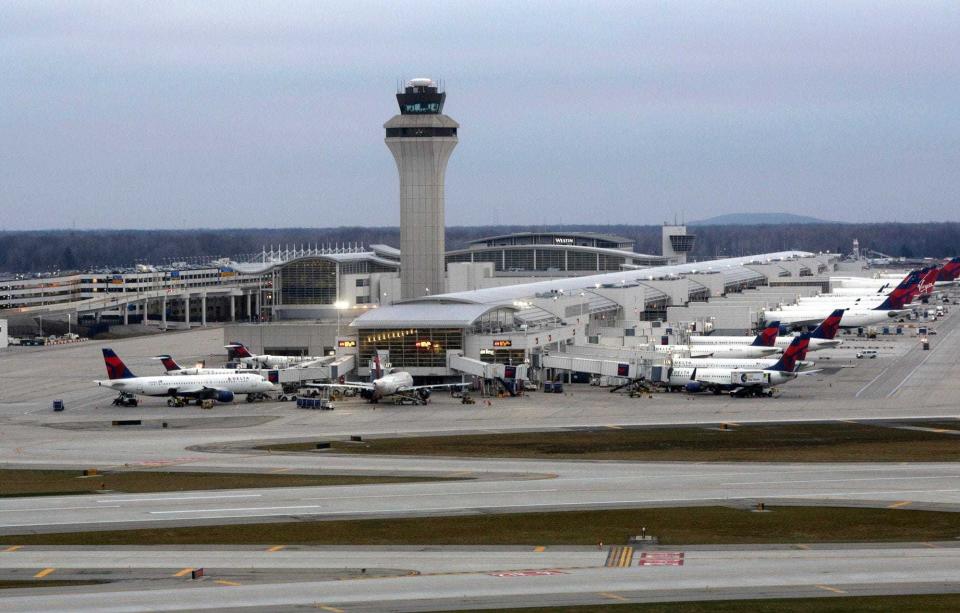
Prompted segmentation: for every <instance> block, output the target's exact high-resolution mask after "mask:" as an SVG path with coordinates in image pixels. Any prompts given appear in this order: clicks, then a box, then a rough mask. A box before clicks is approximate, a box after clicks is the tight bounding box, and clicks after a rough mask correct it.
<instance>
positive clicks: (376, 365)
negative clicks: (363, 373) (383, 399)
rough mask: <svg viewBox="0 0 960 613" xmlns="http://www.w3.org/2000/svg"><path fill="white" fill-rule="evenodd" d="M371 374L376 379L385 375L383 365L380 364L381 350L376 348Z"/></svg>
mask: <svg viewBox="0 0 960 613" xmlns="http://www.w3.org/2000/svg"><path fill="white" fill-rule="evenodd" d="M371 375H372V376H373V378H374V379H379V378H381V377H382V376H383V367H382V366H381V365H380V352H379V351H377V350H376V349H374V351H373V372H372V373H371Z"/></svg>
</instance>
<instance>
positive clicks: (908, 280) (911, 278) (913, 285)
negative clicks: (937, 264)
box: [873, 270, 927, 311]
mask: <svg viewBox="0 0 960 613" xmlns="http://www.w3.org/2000/svg"><path fill="white" fill-rule="evenodd" d="M926 272H927V271H923V272H921V271H919V270H914V271H912V272H911V273H910V274H908V275H907V276H906V277H904V279H903V281H901V282H900V284H899V285H897V286H896V287H895V288H893V291H892V292H890V293H889V294H887V297H886V299H885V300H884V301H883V302H881V303H880V305H879V306H877V307H874V309H873V310H875V311H888V310H890V309H902V308H903V307H904V305H905V304H907V303H908V302H910V301H911V300H913V297H914V296H916V295H917V292H918V291H919V286H920V279H921V278H922V276H923V274H925V273H926Z"/></svg>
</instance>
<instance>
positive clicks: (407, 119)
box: [383, 78, 460, 300]
mask: <svg viewBox="0 0 960 613" xmlns="http://www.w3.org/2000/svg"><path fill="white" fill-rule="evenodd" d="M446 98H447V94H446V92H444V91H441V88H440V87H439V86H438V85H437V84H436V83H435V82H434V81H433V80H432V79H426V78H419V79H411V80H410V81H408V82H407V83H406V85H405V86H404V87H403V90H402V91H398V92H397V104H398V105H399V106H400V114H399V115H395V116H394V117H393V118H392V119H391V120H390V121H388V122H387V123H385V124H384V126H383V127H384V128H385V129H386V143H387V147H388V148H389V149H390V153H392V154H393V159H394V161H396V163H397V172H398V173H399V174H400V254H401V255H400V295H401V298H402V299H404V300H406V299H411V298H419V297H421V296H425V295H428V294H440V293H443V292H444V291H445V287H444V285H445V275H444V254H445V252H446V245H445V241H444V232H445V227H446V223H445V218H444V194H443V184H444V176H445V175H446V171H447V161H448V160H449V159H450V154H451V153H453V148H454V147H456V146H457V128H459V127H460V125H459V124H458V123H457V122H456V121H454V120H453V119H450V118H449V117H447V116H446V115H444V114H443V103H444V101H445V100H446Z"/></svg>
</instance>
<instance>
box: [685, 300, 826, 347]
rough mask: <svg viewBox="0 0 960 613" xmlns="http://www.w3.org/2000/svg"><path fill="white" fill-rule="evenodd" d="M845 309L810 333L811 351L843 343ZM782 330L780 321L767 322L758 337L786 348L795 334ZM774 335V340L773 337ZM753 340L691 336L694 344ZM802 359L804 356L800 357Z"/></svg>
mask: <svg viewBox="0 0 960 613" xmlns="http://www.w3.org/2000/svg"><path fill="white" fill-rule="evenodd" d="M843 314H844V310H843V309H835V310H834V311H833V312H832V313H830V315H829V316H828V317H827V318H826V319H824V320H823V321H821V322H820V325H818V326H817V327H816V328H815V329H814V330H813V332H811V333H810V347H809V351H819V350H820V349H828V348H831V347H836V346H837V345H840V344H841V343H843V341H842V340H840V339H839V338H836V336H837V332H839V331H840V321H841V320H842V319H843ZM779 331H780V322H779V321H772V322H770V323H768V324H767V327H766V328H765V329H764V330H763V332H761V333H760V335H759V336H757V338H761V337H762V338H763V339H764V341H765V342H766V344H767V346H771V345H772V346H773V347H776V348H777V349H786V348H787V347H788V346H790V343H792V342H793V339H794V337H793V336H777V332H779ZM771 336H772V337H773V339H772V342H771V338H770V337H771ZM751 341H752V343H753V344H756V342H757V341H756V340H753V339H751V338H750V337H749V336H691V337H690V342H691V343H692V344H696V345H700V346H707V345H710V344H711V343H716V344H719V345H735V344H741V345H746V344H747V343H750V342H751ZM691 357H693V356H691ZM800 359H801V360H802V359H804V358H800Z"/></svg>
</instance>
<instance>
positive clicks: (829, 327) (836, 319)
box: [800, 309, 843, 360]
mask: <svg viewBox="0 0 960 613" xmlns="http://www.w3.org/2000/svg"><path fill="white" fill-rule="evenodd" d="M841 319H843V309H836V310H835V311H834V312H833V313H830V315H829V316H828V317H827V318H826V319H824V320H823V321H821V322H820V325H819V326H817V327H816V328H815V329H814V330H813V332H811V333H810V338H822V339H826V340H833V338H834V337H835V336H837V332H838V331H839V330H840V320H841ZM800 359H801V360H802V359H803V358H800Z"/></svg>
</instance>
